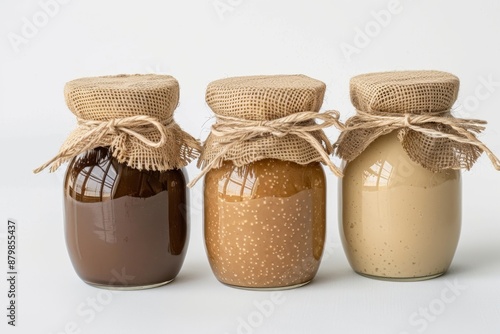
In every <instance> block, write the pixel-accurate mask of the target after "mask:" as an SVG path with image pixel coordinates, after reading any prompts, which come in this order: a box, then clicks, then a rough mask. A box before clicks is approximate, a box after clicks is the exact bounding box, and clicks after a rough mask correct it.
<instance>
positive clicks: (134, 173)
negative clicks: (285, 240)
mask: <svg viewBox="0 0 500 334" xmlns="http://www.w3.org/2000/svg"><path fill="white" fill-rule="evenodd" d="M187 191H188V190H187V188H186V176H185V170H184V168H182V169H174V170H168V171H164V172H159V171H146V170H137V169H133V168H130V167H128V166H126V165H125V164H121V163H118V162H117V160H116V159H115V158H113V157H112V156H111V150H110V149H108V148H106V147H98V148H95V149H92V150H90V151H87V152H86V153H84V154H81V155H79V156H77V157H75V158H73V160H72V161H71V162H70V164H69V166H68V169H67V171H66V176H65V182H64V207H65V235H66V244H67V248H68V252H69V256H70V259H71V262H72V264H73V266H74V268H75V271H76V272H77V274H78V275H79V276H80V278H81V279H82V280H83V281H85V282H86V283H88V284H90V285H93V286H97V287H105V288H114V289H125V290H127V289H130V290H132V289H144V288H151V287H156V286H160V285H163V284H166V283H169V282H170V281H172V280H173V279H174V278H175V277H176V276H177V274H178V273H179V271H180V269H181V266H182V264H183V261H184V257H185V255H186V249H187V243H188V234H189V230H188V210H187V208H188V198H189V196H188V193H187Z"/></svg>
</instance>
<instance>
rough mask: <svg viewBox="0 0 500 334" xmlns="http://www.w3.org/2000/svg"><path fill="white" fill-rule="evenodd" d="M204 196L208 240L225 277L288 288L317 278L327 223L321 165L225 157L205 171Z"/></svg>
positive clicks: (236, 283)
mask: <svg viewBox="0 0 500 334" xmlns="http://www.w3.org/2000/svg"><path fill="white" fill-rule="evenodd" d="M204 198H205V202H204V206H205V211H204V213H205V216H204V219H205V245H206V250H207V254H208V259H209V262H210V265H211V267H212V270H213V272H214V274H215V276H216V277H217V279H218V280H219V281H220V282H222V283H224V284H227V285H230V286H233V287H240V288H247V289H285V288H293V287H299V286H302V285H304V284H307V283H309V282H310V281H311V280H312V279H313V277H314V276H315V275H316V272H317V270H318V268H319V264H320V260H321V256H322V253H323V247H324V242H325V228H326V205H325V204H326V181H325V174H324V171H323V168H322V166H321V163H319V162H313V163H310V164H307V165H300V164H297V163H294V162H289V161H282V160H277V159H263V160H259V161H255V162H252V163H250V164H248V165H245V166H244V167H236V166H235V165H233V163H232V162H230V161H226V162H224V164H223V165H222V167H220V168H218V169H213V170H210V171H209V172H208V173H207V175H206V177H205V185H204Z"/></svg>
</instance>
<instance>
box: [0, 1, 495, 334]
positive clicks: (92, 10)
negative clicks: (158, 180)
mask: <svg viewBox="0 0 500 334" xmlns="http://www.w3.org/2000/svg"><path fill="white" fill-rule="evenodd" d="M54 1H55V0H42V3H44V2H45V3H52V6H50V7H49V9H48V11H49V12H50V13H49V14H51V15H50V16H49V15H47V14H43V10H44V9H43V7H44V6H42V5H41V4H40V3H39V2H38V1H35V0H29V1H14V0H3V1H2V2H1V3H0V66H1V70H0V124H1V131H0V156H1V158H0V159H1V164H0V182H1V183H0V190H1V193H0V220H1V222H2V224H1V228H0V233H1V234H0V247H1V251H0V254H1V256H0V263H1V264H0V267H1V268H4V269H2V271H5V272H6V269H5V268H6V252H5V251H6V233H5V232H6V227H5V226H6V222H7V218H9V217H10V218H15V219H17V221H18V225H19V227H18V233H19V240H20V241H19V282H18V283H19V285H18V292H19V295H18V300H17V301H18V326H17V327H16V328H11V327H10V326H7V324H6V322H7V318H6V316H5V314H6V313H7V311H6V310H5V307H4V306H5V305H6V303H7V284H6V280H5V279H1V281H0V282H1V283H0V296H1V297H0V306H1V307H0V309H2V310H3V311H1V312H0V319H1V324H0V328H2V329H1V332H2V333H5V329H7V330H8V333H43V334H48V333H54V334H55V333H222V334H223V333H231V334H232V333H384V334H386V333H394V334H399V333H498V332H499V331H500V285H499V283H500V242H499V241H500V221H499V220H500V218H499V217H500V205H499V201H498V198H499V188H500V187H499V184H500V173H499V172H496V171H495V170H494V169H493V167H492V166H491V164H490V163H489V160H488V159H487V158H486V157H485V156H484V155H483V156H482V157H481V159H480V161H479V162H478V163H477V164H476V165H475V166H474V168H473V169H472V170H471V171H466V172H464V173H463V189H464V196H463V229H462V234H461V239H460V243H459V247H458V250H457V253H456V255H455V259H454V262H453V264H452V267H451V269H450V271H449V273H448V274H447V275H445V276H443V277H441V278H438V279H434V280H430V281H424V282H417V283H395V282H383V281H377V280H371V279H367V278H363V277H360V276H358V275H356V274H354V273H353V272H352V271H351V269H350V267H349V265H348V263H347V261H346V258H345V255H344V253H343V249H342V247H341V245H340V242H339V236H338V221H337V194H336V192H337V190H336V189H337V180H336V179H335V178H334V177H333V176H332V175H331V173H329V172H327V173H328V174H329V176H328V182H329V185H328V240H327V253H325V256H324V259H323V262H322V264H321V267H320V270H319V272H318V275H317V276H316V278H315V280H314V281H313V282H312V283H311V284H310V285H308V286H305V287H302V288H300V289H295V290H289V291H286V292H283V293H281V294H280V295H277V296H276V295H275V296H274V297H275V298H274V299H273V298H272V297H273V295H272V294H271V293H270V292H252V291H243V290H238V289H233V288H229V287H226V286H224V285H222V284H220V283H219V282H218V281H217V280H216V279H215V277H214V276H213V274H212V272H211V270H210V267H209V265H208V261H207V259H206V255H205V250H204V244H203V239H202V211H201V204H202V197H201V196H200V190H201V184H202V182H200V183H198V184H197V185H196V187H195V188H194V189H193V190H192V191H191V196H192V197H191V203H192V210H191V215H192V222H191V238H190V245H189V250H188V254H187V257H186V261H185V263H184V266H183V268H182V270H181V272H180V274H179V276H178V277H177V279H176V280H175V281H174V282H173V283H171V284H169V285H166V286H163V287H161V288H157V289H152V290H144V291H136V292H117V293H113V294H111V293H109V292H107V291H106V290H99V289H95V288H92V287H90V286H87V285H85V284H84V283H82V281H81V280H80V279H79V278H78V277H77V276H76V274H75V273H74V271H73V268H72V266H71V263H70V261H69V258H68V256H67V252H66V247H65V244H64V236H63V222H62V197H61V195H62V176H63V173H64V168H63V169H61V170H60V171H58V172H56V173H54V174H50V173H48V172H47V171H44V172H43V173H41V174H39V175H33V174H32V172H31V171H32V169H34V168H35V167H37V166H38V165H40V164H41V163H42V162H45V161H46V160H47V159H49V158H50V157H51V156H52V155H53V154H55V153H56V152H57V150H58V148H59V145H60V144H61V143H62V142H63V140H64V139H65V137H66V136H67V135H68V133H69V132H70V131H71V130H72V129H73V128H74V126H75V118H74V116H73V115H72V114H71V113H70V112H69V110H68V109H67V108H66V106H65V102H64V96H63V87H64V84H65V83H66V82H67V81H69V80H72V79H75V78H78V77H84V76H95V75H111V74H120V73H162V74H170V75H173V76H174V77H176V78H177V80H178V81H179V83H180V87H181V101H180V105H179V107H178V109H177V111H176V114H175V117H176V120H177V122H178V123H179V124H180V125H181V126H182V127H183V128H184V129H185V130H186V131H188V132H190V133H191V134H193V135H194V136H195V137H198V138H201V139H205V138H206V136H207V134H208V131H209V128H210V124H211V119H210V116H211V111H210V109H209V108H208V107H207V106H206V104H205V100H204V94H205V88H206V86H207V84H208V83H209V82H210V81H212V80H216V79H220V78H224V77H228V76H236V75H257V74H298V73H301V74H305V75H308V76H311V77H313V78H316V79H319V80H322V81H323V82H325V83H326V84H327V87H328V90H327V94H326V98H325V102H324V104H323V108H322V110H327V109H337V110H340V111H341V113H342V119H343V120H345V119H347V117H349V116H351V115H352V114H353V108H352V106H351V103H350V100H349V93H348V92H349V91H348V84H349V79H350V78H351V77H352V76H354V75H357V74H361V73H365V72H373V71H388V70H413V69H414V70H418V69H435V70H443V71H448V72H451V73H453V74H455V75H457V76H458V77H459V78H460V80H461V87H460V95H459V100H458V101H457V104H456V105H455V109H456V112H455V114H456V115H457V116H462V117H472V118H479V119H485V120H487V121H488V127H487V130H486V131H485V132H484V133H483V134H481V135H480V139H481V140H483V141H484V142H485V143H487V144H488V145H489V146H490V148H491V149H492V150H493V151H494V152H497V153H498V154H500V141H499V138H500V136H499V133H500V132H499V130H498V129H500V111H499V103H500V84H499V82H500V68H499V66H498V64H499V59H500V43H499V42H498V40H499V33H500V20H499V17H500V2H499V1H497V0H477V1H452V0H448V1H445V0H432V1H431V0H421V1H415V0H400V1H399V5H397V4H396V5H394V6H393V5H390V1H389V0H377V1H373V0H371V1H368V0H363V1H352V0H351V1H348V0H321V1H320V0H313V1H285V0H279V1H278V0H275V1H265V0H218V1H214V0H191V1H180V0H177V1H153V0H142V1H123V0H122V1H118V0H108V1H97V0H86V1H78V0H73V1H67V0H66V1H65V2H66V3H64V4H63V1H62V0H60V3H59V2H57V3H55V4H57V6H54ZM217 5H218V6H219V7H216V6H217ZM388 8H390V9H392V11H393V13H392V14H390V16H387V15H385V16H384V15H382V14H380V13H385V14H387V13H388V12H387V9H388ZM46 10H47V9H46ZM381 11H385V12H381ZM376 13H379V14H376ZM376 17H378V20H379V21H380V22H379V23H378V22H377V20H376ZM27 21H28V22H31V23H33V22H34V23H35V24H37V25H38V27H37V30H36V31H35V30H33V29H31V30H30V29H28V28H26V27H25V26H26V25H29V23H26V22H27ZM360 31H366V32H367V33H368V35H367V36H368V37H365V38H363V36H361V34H364V33H360ZM348 44H349V45H351V47H352V48H351V49H350V50H351V51H353V50H354V48H356V49H355V50H354V51H355V53H352V54H351V55H348V54H345V53H344V52H343V51H342V47H344V48H347V47H348V46H347V45H348ZM485 82H486V83H485ZM487 82H490V83H489V84H488V83H487ZM327 134H328V136H329V137H330V138H331V139H332V141H334V140H335V139H336V137H337V135H338V133H337V132H336V130H334V129H328V130H327ZM336 162H337V163H338V161H336ZM188 173H189V176H190V178H192V177H193V176H194V175H195V174H196V173H197V170H196V168H195V165H194V164H192V165H190V166H189V167H188ZM2 277H4V276H3V275H2ZM453 284H455V285H458V286H459V288H458V290H457V288H455V290H452V289H450V288H449V286H450V285H453ZM443 293H444V295H443ZM443 296H447V297H453V298H451V299H453V300H452V301H450V298H445V299H443ZM92 300H95V301H96V302H95V303H96V306H95V308H94V309H93V308H92V307H91V303H92ZM444 300H446V303H445V301H444ZM259 305H264V306H265V309H264V310H262V307H260V306H259ZM426 309H427V311H425V310H426ZM79 310H80V311H79ZM423 312H428V315H427V318H426V317H425V316H424V315H423Z"/></svg>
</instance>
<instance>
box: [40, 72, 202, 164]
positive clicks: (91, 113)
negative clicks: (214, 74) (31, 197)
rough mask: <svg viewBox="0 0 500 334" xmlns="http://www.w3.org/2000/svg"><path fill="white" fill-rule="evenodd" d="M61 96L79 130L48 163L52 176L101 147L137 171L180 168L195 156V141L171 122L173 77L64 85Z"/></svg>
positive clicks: (94, 79)
mask: <svg viewBox="0 0 500 334" xmlns="http://www.w3.org/2000/svg"><path fill="white" fill-rule="evenodd" d="M64 95H65V99H66V103H67V105H68V107H69V109H70V110H71V112H72V113H73V114H75V115H76V117H77V119H78V124H79V125H78V127H77V128H76V129H75V130H74V131H73V132H72V133H71V134H70V135H69V137H68V138H67V139H66V141H65V142H64V144H63V145H62V147H61V149H60V151H59V154H58V156H56V157H55V158H54V159H52V160H51V161H49V164H51V171H54V170H55V169H57V168H58V167H59V166H60V165H61V164H62V163H64V162H66V161H69V160H71V159H72V158H73V157H74V156H76V155H77V154H80V153H82V152H84V151H86V150H88V149H92V148H95V147H99V146H109V147H110V148H111V151H112V155H113V157H115V158H116V159H117V160H118V161H119V162H120V163H125V164H126V165H127V166H129V167H131V168H135V169H139V170H154V171H165V170H170V169H176V168H181V167H183V166H185V165H186V164H187V163H189V161H191V160H192V159H194V158H196V157H197V156H198V155H199V150H200V144H199V143H198V141H197V140H195V139H194V138H193V137H191V136H190V135H189V134H187V133H186V132H184V131H183V130H182V129H181V128H180V127H179V125H177V124H176V123H175V121H174V120H173V113H174V110H175V108H176V107H177V104H178V101H179V84H178V82H177V80H176V79H175V78H173V77H171V76H167V75H155V74H150V75H118V76H105V77H90V78H81V79H77V80H73V81H70V82H68V83H67V84H66V86H65V88H64ZM47 166H48V164H46V165H45V166H42V167H41V168H39V169H38V170H36V171H35V172H38V171H40V170H41V169H43V168H45V167H47Z"/></svg>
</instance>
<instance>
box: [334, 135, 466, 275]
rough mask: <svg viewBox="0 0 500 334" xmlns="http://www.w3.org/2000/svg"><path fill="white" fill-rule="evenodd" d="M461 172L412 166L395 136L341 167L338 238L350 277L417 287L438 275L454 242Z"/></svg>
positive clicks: (384, 138)
mask: <svg viewBox="0 0 500 334" xmlns="http://www.w3.org/2000/svg"><path fill="white" fill-rule="evenodd" d="M461 198H462V197H461V172H460V171H459V170H451V169H449V170H444V171H441V172H431V171H429V170H428V169H426V168H424V167H422V166H421V165H419V164H418V163H416V162H414V161H412V160H411V159H410V158H409V156H408V154H407V153H406V151H405V150H404V149H403V147H402V145H401V143H400V141H399V140H398V134H397V131H394V132H392V133H390V134H387V135H384V136H381V137H379V138H378V139H376V140H375V141H374V142H372V143H371V144H370V145H369V146H368V147H367V148H366V149H365V151H363V152H362V153H361V154H360V155H359V156H358V157H357V158H356V159H354V160H353V161H351V162H348V163H346V164H345V168H344V177H343V178H342V179H340V180H339V200H340V205H339V213H340V219H339V221H340V232H341V239H342V243H343V246H344V250H345V252H346V255H347V259H348V260H349V263H350V265H351V267H352V268H353V270H354V271H355V272H357V273H358V274H361V275H364V276H368V277H371V278H379V279H387V280H400V281H405V280H409V281H412V280H423V279H430V278H434V277H437V276H440V275H442V274H444V273H445V272H446V271H447V270H448V268H449V267H450V265H451V262H452V260H453V256H454V254H455V250H456V248H457V244H458V241H459V236H460V226H461Z"/></svg>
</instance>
